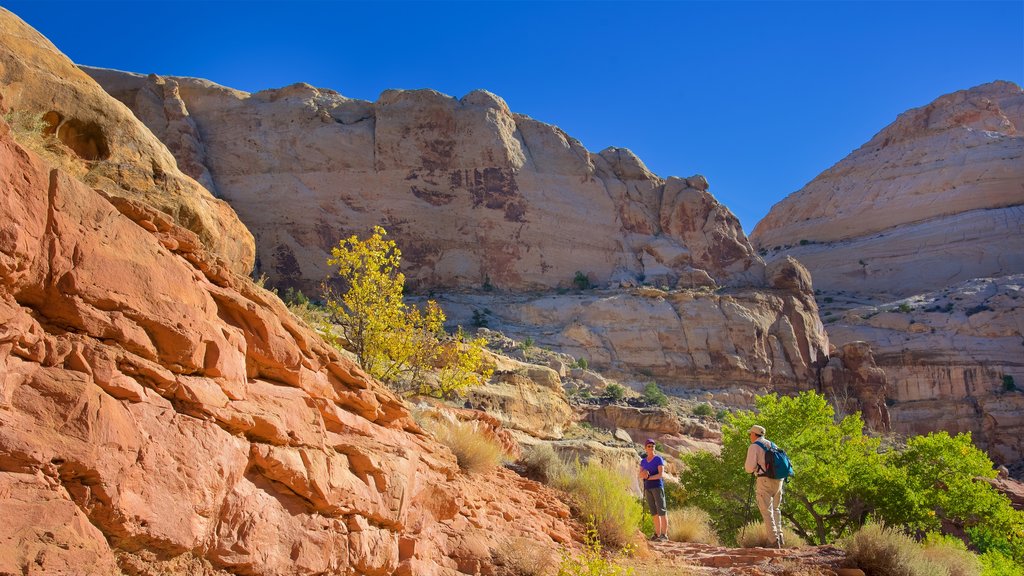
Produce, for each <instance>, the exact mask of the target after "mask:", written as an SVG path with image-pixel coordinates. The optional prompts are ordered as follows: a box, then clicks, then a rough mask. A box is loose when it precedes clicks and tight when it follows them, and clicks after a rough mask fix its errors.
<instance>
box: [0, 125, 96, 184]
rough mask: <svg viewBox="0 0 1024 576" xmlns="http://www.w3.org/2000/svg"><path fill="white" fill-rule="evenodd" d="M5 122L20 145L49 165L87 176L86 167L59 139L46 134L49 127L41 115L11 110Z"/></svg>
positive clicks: (76, 174) (77, 175) (79, 175)
mask: <svg viewBox="0 0 1024 576" xmlns="http://www.w3.org/2000/svg"><path fill="white" fill-rule="evenodd" d="M4 122H6V123H7V125H8V126H10V127H11V135H12V136H14V139H15V140H16V141H17V142H18V144H21V145H22V146H24V147H25V148H28V149H29V150H31V151H33V152H35V153H36V155H38V156H40V157H41V158H43V159H44V160H46V161H47V162H48V163H49V164H51V165H53V166H56V167H59V168H62V169H63V170H65V171H66V172H69V173H71V174H73V175H75V176H76V177H79V178H81V177H82V175H84V174H85V172H86V170H85V167H84V166H83V165H82V164H80V163H78V162H75V161H74V160H73V159H72V158H71V156H70V155H69V154H68V152H67V149H66V148H64V147H63V145H62V144H61V143H60V141H59V140H57V138H55V137H54V136H53V135H52V134H47V133H46V129H47V128H48V125H47V123H46V121H45V120H43V115H42V114H41V113H39V112H29V111H27V110H11V111H10V112H8V113H6V114H4Z"/></svg>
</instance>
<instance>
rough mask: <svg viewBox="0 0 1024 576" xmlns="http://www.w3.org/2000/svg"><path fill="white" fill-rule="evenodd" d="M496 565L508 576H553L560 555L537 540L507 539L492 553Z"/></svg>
mask: <svg viewBox="0 0 1024 576" xmlns="http://www.w3.org/2000/svg"><path fill="white" fill-rule="evenodd" d="M491 557H492V558H493V559H494V563H495V564H496V565H497V566H499V567H501V568H503V569H504V570H501V569H499V570H498V574H500V575H503V576H505V575H507V576H551V575H553V574H554V573H555V567H556V566H557V565H558V553H557V552H556V550H555V549H552V548H548V547H545V546H544V545H542V544H541V543H540V542H537V541H536V540H531V539H529V538H523V537H518V536H514V537H511V538H508V539H505V540H503V541H502V542H501V544H499V545H498V547H497V549H495V550H494V551H493V552H491Z"/></svg>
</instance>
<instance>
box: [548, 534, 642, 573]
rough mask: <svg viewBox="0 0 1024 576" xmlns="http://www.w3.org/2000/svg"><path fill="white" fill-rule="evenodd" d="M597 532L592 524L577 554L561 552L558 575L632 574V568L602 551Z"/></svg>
mask: <svg viewBox="0 0 1024 576" xmlns="http://www.w3.org/2000/svg"><path fill="white" fill-rule="evenodd" d="M598 532H600V530H599V529H595V528H594V527H593V526H591V527H590V529H588V530H587V534H586V536H585V537H584V540H585V541H584V546H583V552H581V553H580V554H579V555H572V554H569V553H568V552H563V554H562V564H561V565H560V566H559V567H558V576H633V569H632V568H625V567H622V566H619V565H618V563H617V562H616V561H615V559H614V557H608V556H607V555H606V554H605V553H604V549H603V548H602V546H601V539H600V538H599V536H598Z"/></svg>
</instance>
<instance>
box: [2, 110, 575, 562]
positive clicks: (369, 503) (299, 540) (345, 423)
mask: <svg viewBox="0 0 1024 576" xmlns="http://www.w3.org/2000/svg"><path fill="white" fill-rule="evenodd" d="M72 161H73V160H72ZM0 187H2V189H3V190H4V194H3V195H2V196H0V207H2V208H0V215H2V218H0V509H2V510H3V511H4V513H3V522H2V523H0V572H3V573H17V574H22V573H46V574H72V573H73V574H104V575H106V574H119V573H121V571H122V570H124V571H126V572H129V573H139V572H140V571H143V570H145V571H152V572H158V571H160V570H163V569H167V570H177V569H184V570H187V571H190V572H192V573H203V571H207V572H208V573H213V572H214V571H223V572H227V573H244V574H266V575H271V574H326V573H334V574H341V573H358V574H368V575H373V574H378V575H384V574H452V573H455V572H463V573H480V572H482V571H483V572H488V571H493V570H494V565H493V560H492V552H493V551H494V550H498V549H499V548H501V547H502V546H503V544H504V541H505V540H507V539H509V538H519V539H526V540H528V541H529V542H531V543H532V545H533V546H535V547H536V549H538V550H541V549H546V548H552V547H554V546H555V544H556V542H558V543H564V544H567V545H569V546H573V534H574V533H575V532H576V530H577V528H576V527H574V526H573V525H572V524H571V523H570V521H569V520H568V518H569V510H568V507H567V506H566V505H565V504H563V503H562V502H560V501H559V500H558V498H557V496H556V495H555V494H554V493H553V492H551V491H550V490H548V489H547V488H545V487H543V486H541V485H538V484H536V483H533V482H531V481H528V480H525V479H522V478H520V477H518V476H517V475H515V474H514V473H512V472H510V471H508V470H504V469H501V468H496V469H493V470H491V471H489V472H488V476H487V482H486V483H481V482H479V480H478V479H477V478H474V477H471V476H469V475H467V474H466V473H463V472H461V471H460V469H459V468H458V466H457V465H456V460H455V457H454V456H453V455H452V453H451V452H450V451H449V450H448V449H446V448H444V447H442V446H441V445H439V444H437V443H436V442H434V441H433V440H431V439H430V437H428V436H426V435H425V434H423V433H422V432H421V431H420V430H419V428H418V426H417V425H416V424H415V423H414V422H413V421H412V419H411V418H410V416H409V413H408V412H407V410H406V409H405V408H404V406H403V404H402V403H401V401H400V400H399V399H398V398H396V397H395V396H394V395H393V394H392V393H391V392H389V391H388V390H387V389H385V388H383V387H382V386H381V385H379V384H378V383H377V382H375V381H373V380H371V379H370V378H368V377H367V376H366V375H365V374H364V373H363V372H362V371H361V370H360V369H359V368H358V367H357V366H355V365H354V364H352V363H351V362H350V361H348V360H346V359H345V358H344V357H342V356H341V355H340V354H339V353H337V352H336V351H334V350H333V349H332V348H330V347H329V346H327V345H326V344H324V343H323V342H322V341H321V339H320V338H319V337H318V336H317V335H316V334H315V333H313V332H312V331H310V330H309V329H307V328H304V327H303V326H301V325H299V324H298V323H297V321H296V320H295V319H294V317H292V316H291V315H290V314H289V313H288V312H287V310H286V309H285V307H284V306H283V304H282V303H281V302H280V300H278V299H277V298H276V297H275V296H273V295H272V294H270V293H268V292H266V291H264V290H262V289H260V288H258V287H256V286H255V285H254V284H253V283H252V282H251V281H250V280H249V279H248V278H246V277H244V276H240V275H238V274H235V273H234V272H232V271H231V270H230V269H228V268H226V267H224V266H221V265H220V264H218V262H219V261H220V259H219V257H217V256H215V255H214V254H212V253H211V252H209V251H208V250H206V249H205V248H204V247H203V244H202V242H201V241H200V240H199V238H198V236H197V235H196V234H195V233H193V232H191V231H189V230H186V229H185V228H183V227H181V226H178V225H177V224H175V223H174V221H173V220H172V219H171V218H170V217H169V216H168V215H166V214H165V213H163V212H161V211H160V210H158V209H156V208H154V207H152V206H149V205H147V204H145V203H143V202H141V201H138V200H134V199H128V198H125V197H123V196H115V195H109V194H107V193H105V192H104V191H102V190H94V189H92V188H90V187H89V186H86V185H84V184H83V183H81V182H80V181H79V180H77V179H76V178H74V177H72V176H70V175H69V174H68V173H67V172H65V171H63V170H60V169H55V168H53V167H51V166H48V165H45V164H44V163H43V162H42V161H41V160H40V159H39V158H38V157H37V156H36V155H34V154H33V153H30V152H28V151H26V150H25V149H24V148H23V147H21V146H20V145H18V144H17V143H16V142H15V141H14V140H13V139H12V137H11V134H10V130H9V128H8V126H7V124H5V123H2V122H0Z"/></svg>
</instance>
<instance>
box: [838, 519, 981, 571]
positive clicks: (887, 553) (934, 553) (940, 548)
mask: <svg viewBox="0 0 1024 576" xmlns="http://www.w3.org/2000/svg"><path fill="white" fill-rule="evenodd" d="M958 544H959V545H958ZM845 547H846V557H847V558H848V559H849V560H852V561H854V562H856V564H857V567H858V568H860V569H861V570H864V571H865V572H867V573H868V574H876V575H878V576H979V575H980V574H981V562H980V561H979V560H978V558H977V557H976V556H974V555H973V554H971V553H970V552H968V551H967V549H966V547H964V546H963V544H962V543H954V542H953V539H951V538H942V537H932V538H930V539H929V540H928V541H926V542H925V543H924V544H919V543H918V542H917V541H915V540H914V539H913V538H911V537H910V536H908V535H907V534H904V533H903V532H900V531H899V530H894V529H891V528H886V527H884V526H882V525H880V524H875V523H868V524H865V525H864V526H863V527H862V528H861V529H860V530H858V531H857V532H856V533H854V534H853V536H851V537H850V538H849V539H847V541H846V543H845Z"/></svg>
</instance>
